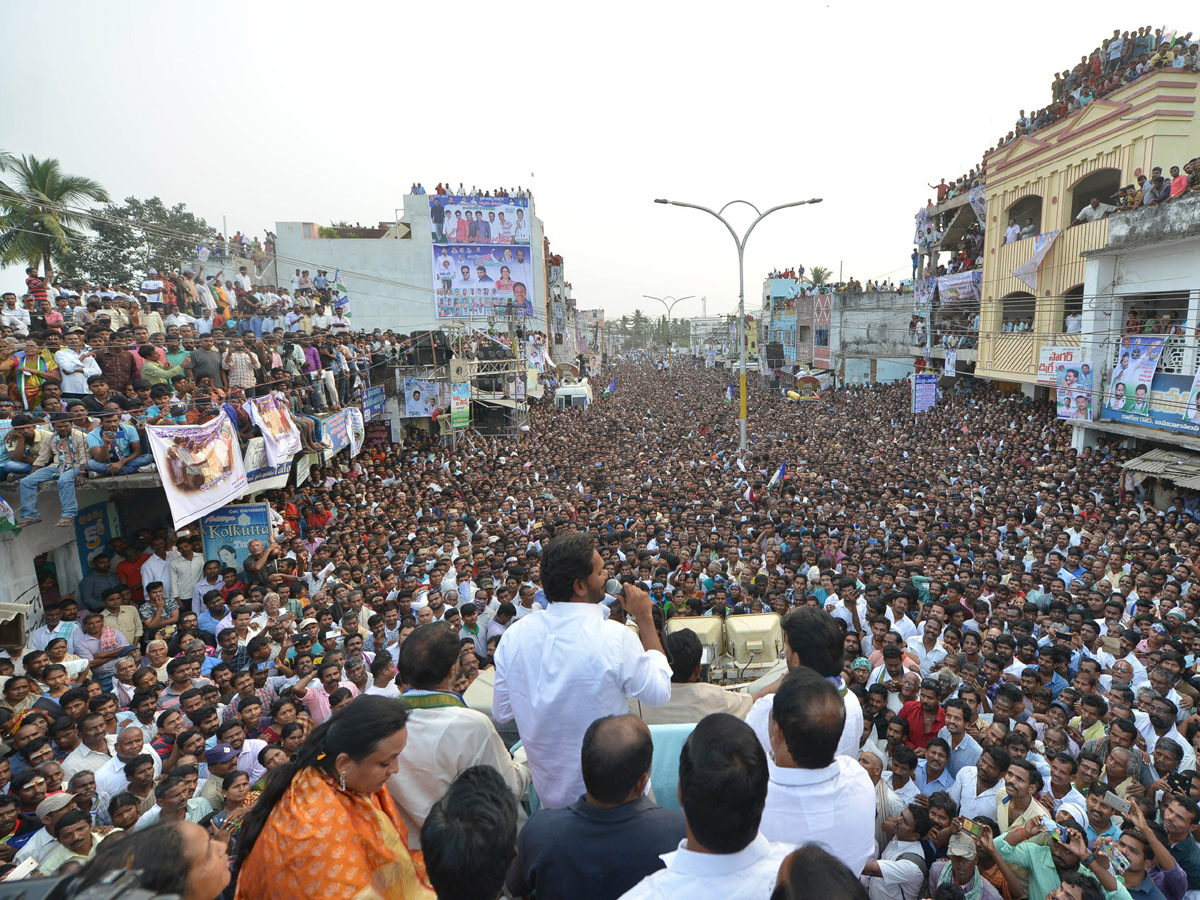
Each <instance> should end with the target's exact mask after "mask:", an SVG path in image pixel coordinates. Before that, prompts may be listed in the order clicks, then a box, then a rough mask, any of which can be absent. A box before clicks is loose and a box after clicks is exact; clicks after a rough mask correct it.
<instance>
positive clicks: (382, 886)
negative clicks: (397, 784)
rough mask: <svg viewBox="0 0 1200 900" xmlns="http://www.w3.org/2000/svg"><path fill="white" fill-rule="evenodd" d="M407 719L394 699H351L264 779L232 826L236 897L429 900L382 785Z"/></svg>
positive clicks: (390, 772)
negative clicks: (236, 832)
mask: <svg viewBox="0 0 1200 900" xmlns="http://www.w3.org/2000/svg"><path fill="white" fill-rule="evenodd" d="M407 718H408V713H407V712H406V711H405V706H404V702H403V701H402V700H393V699H390V698H388V697H381V696H376V695H367V696H362V697H357V698H355V699H354V700H353V701H352V702H351V703H350V705H349V706H347V707H345V708H344V709H343V710H342V711H341V712H339V713H338V714H337V715H336V716H334V717H332V718H330V719H329V720H327V721H325V722H323V723H322V724H320V725H318V726H317V727H316V728H315V729H314V730H313V732H312V734H310V735H309V736H308V739H307V740H306V741H305V742H304V745H303V746H302V747H301V748H300V751H299V752H298V753H297V754H296V756H295V757H294V758H293V759H292V760H290V761H289V762H287V763H285V764H284V765H282V766H280V767H278V768H276V769H274V770H273V771H272V772H271V776H270V778H268V780H267V785H266V787H265V788H264V789H263V792H262V796H261V797H260V798H259V801H258V803H257V804H256V805H255V807H254V809H253V810H251V812H250V813H249V814H248V815H247V816H246V818H245V820H244V822H243V824H242V829H241V834H240V838H239V844H238V855H237V860H236V862H235V863H234V877H235V878H236V879H237V893H236V895H235V896H236V900H274V898H277V897H320V898H321V900H434V897H435V895H434V892H433V890H432V888H430V887H429V884H428V881H427V879H426V876H425V870H424V864H423V862H421V861H420V860H419V859H416V858H414V857H413V856H412V855H411V854H410V853H409V851H408V834H407V830H406V829H405V827H404V822H403V820H402V819H401V818H400V814H399V812H397V810H396V804H395V802H394V801H393V800H392V797H391V794H389V793H388V792H387V789H386V788H385V785H386V784H387V780H388V778H389V777H390V776H391V775H393V774H395V773H396V772H397V771H399V766H398V765H397V762H396V758H397V757H398V756H399V755H400V753H401V751H402V750H404V745H405V743H406V742H407V740H408V732H407V731H406V729H405V721H406V720H407Z"/></svg>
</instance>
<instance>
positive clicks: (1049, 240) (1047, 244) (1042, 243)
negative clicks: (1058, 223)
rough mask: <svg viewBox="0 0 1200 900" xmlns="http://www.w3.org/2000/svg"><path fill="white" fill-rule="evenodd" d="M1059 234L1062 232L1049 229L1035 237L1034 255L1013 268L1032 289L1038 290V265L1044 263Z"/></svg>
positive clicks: (1018, 276) (1016, 274)
mask: <svg viewBox="0 0 1200 900" xmlns="http://www.w3.org/2000/svg"><path fill="white" fill-rule="evenodd" d="M1059 234H1061V232H1058V231H1047V232H1046V233H1045V234H1039V235H1038V236H1037V237H1035V238H1034V239H1033V256H1031V257H1029V259H1027V260H1025V262H1023V263H1021V264H1020V265H1019V266H1017V267H1016V268H1015V269H1013V270H1012V273H1013V275H1015V276H1016V277H1017V278H1020V279H1021V280H1022V281H1023V282H1025V283H1026V284H1027V285H1029V289H1030V290H1031V291H1036V290H1037V270H1038V267H1039V266H1040V265H1041V264H1042V260H1043V259H1045V258H1046V254H1047V253H1049V252H1050V248H1051V247H1053V246H1054V239H1055V238H1057V237H1058V236H1059Z"/></svg>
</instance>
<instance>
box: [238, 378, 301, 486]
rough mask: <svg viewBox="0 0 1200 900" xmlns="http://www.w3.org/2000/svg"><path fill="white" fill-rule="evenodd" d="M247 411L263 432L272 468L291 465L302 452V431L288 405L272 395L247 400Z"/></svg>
mask: <svg viewBox="0 0 1200 900" xmlns="http://www.w3.org/2000/svg"><path fill="white" fill-rule="evenodd" d="M246 410H247V412H249V413H250V421H251V422H253V423H254V424H255V425H257V426H258V430H259V431H261V432H262V440H263V442H264V444H265V446H266V450H267V461H268V462H269V463H270V464H271V465H272V466H278V465H280V464H281V463H285V462H286V463H290V462H291V461H292V457H293V456H295V455H296V454H297V453H299V452H300V429H299V428H297V427H296V423H295V422H293V421H292V413H291V410H289V409H288V407H287V403H286V402H284V401H283V400H280V399H279V398H278V397H276V396H275V395H274V394H273V393H272V394H267V395H266V396H265V397H253V398H251V399H249V400H247V401H246ZM247 471H249V468H248V467H247Z"/></svg>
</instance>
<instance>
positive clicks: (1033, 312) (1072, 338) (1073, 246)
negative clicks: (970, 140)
mask: <svg viewBox="0 0 1200 900" xmlns="http://www.w3.org/2000/svg"><path fill="white" fill-rule="evenodd" d="M1198 86H1200V74H1198V73H1195V72H1182V71H1179V70H1175V69H1167V70H1164V71H1161V72H1156V73H1155V74H1153V75H1148V76H1145V77H1143V78H1140V79H1138V80H1137V81H1135V82H1133V83H1131V84H1128V85H1126V86H1124V87H1122V88H1120V89H1119V90H1116V91H1114V92H1113V93H1111V94H1109V95H1108V96H1106V97H1104V98H1103V99H1099V100H1094V101H1092V102H1091V103H1090V104H1089V105H1088V106H1086V107H1085V108H1083V109H1082V110H1079V111H1078V112H1075V113H1073V114H1071V115H1069V116H1066V117H1065V118H1063V119H1060V120H1059V121H1058V122H1055V123H1054V124H1053V125H1051V126H1049V127H1047V128H1044V129H1040V130H1038V131H1036V132H1034V133H1033V134H1031V135H1024V136H1022V137H1020V138H1018V139H1017V140H1015V141H1012V142H1010V143H1009V144H1007V145H1005V146H1004V147H1002V148H1000V149H999V150H997V151H995V152H993V153H991V154H990V155H989V156H988V157H987V182H986V186H987V214H986V219H987V222H986V231H985V240H984V263H983V283H982V289H981V309H980V341H979V357H978V361H977V363H976V367H975V374H976V375H977V376H980V377H984V378H991V379H995V380H1000V381H1008V382H1016V383H1022V384H1036V382H1037V366H1038V358H1039V353H1040V350H1041V348H1042V346H1043V345H1045V346H1052V345H1057V346H1078V345H1079V344H1080V341H1081V340H1085V341H1086V340H1088V337H1087V335H1080V334H1078V333H1075V334H1068V333H1065V332H1066V327H1067V325H1066V324H1065V323H1066V321H1067V319H1068V317H1070V316H1072V315H1074V314H1077V313H1079V312H1080V311H1081V310H1082V306H1083V304H1084V303H1086V302H1088V300H1089V299H1090V298H1087V297H1085V296H1084V290H1083V281H1084V264H1085V258H1084V257H1083V256H1082V254H1083V253H1084V252H1085V251H1088V250H1096V249H1100V248H1102V247H1104V246H1105V244H1106V243H1107V241H1108V221H1107V220H1103V219H1102V220H1100V221H1096V222H1088V223H1084V224H1079V225H1075V226H1074V227H1070V226H1071V224H1072V222H1073V221H1074V219H1075V217H1076V215H1077V214H1078V212H1079V210H1081V209H1082V208H1083V207H1084V206H1085V205H1087V204H1088V203H1089V202H1090V201H1091V199H1092V198H1093V197H1096V198H1098V199H1099V200H1100V201H1101V202H1102V203H1112V202H1113V200H1112V196H1113V195H1114V194H1115V193H1116V192H1117V190H1118V189H1119V188H1120V187H1122V186H1124V185H1129V184H1136V183H1137V176H1138V175H1143V174H1144V175H1146V176H1147V177H1149V175H1150V172H1151V169H1152V167H1154V166H1161V167H1162V170H1163V175H1164V177H1166V178H1167V180H1168V181H1169V180H1170V174H1169V172H1170V167H1171V166H1180V167H1181V168H1182V166H1183V165H1184V163H1186V162H1187V161H1188V160H1190V159H1191V158H1193V157H1195V156H1200V123H1198V122H1197V117H1196V102H1197V88H1198ZM1117 215H1119V213H1117ZM1010 218H1015V219H1016V220H1017V224H1018V225H1019V226H1023V225H1025V223H1026V220H1027V219H1032V220H1033V223H1034V224H1035V225H1037V226H1038V228H1039V232H1040V233H1042V234H1046V233H1048V232H1052V231H1059V232H1060V234H1059V235H1058V237H1057V239H1056V240H1055V242H1054V244H1053V246H1052V247H1051V248H1050V250H1049V252H1048V253H1047V254H1046V256H1045V258H1044V259H1043V260H1042V263H1041V265H1040V267H1039V268H1038V270H1037V272H1036V273H1035V277H1036V285H1037V287H1036V290H1030V287H1029V285H1028V284H1026V283H1025V282H1024V281H1022V280H1021V279H1020V278H1018V277H1016V276H1015V275H1013V274H1012V273H1013V270H1014V269H1017V268H1018V267H1019V266H1020V265H1022V264H1023V263H1025V262H1027V261H1028V260H1030V258H1031V257H1032V256H1033V254H1034V246H1035V241H1034V240H1033V239H1032V238H1026V239H1024V240H1019V241H1014V242H1012V243H1005V230H1006V229H1007V227H1008V225H1009V220H1010ZM1006 324H1007V327H1006Z"/></svg>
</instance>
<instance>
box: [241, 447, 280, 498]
mask: <svg viewBox="0 0 1200 900" xmlns="http://www.w3.org/2000/svg"><path fill="white" fill-rule="evenodd" d="M242 464H243V465H244V466H245V469H246V490H245V491H244V493H243V495H242V496H250V495H253V494H257V493H259V492H261V491H274V490H277V489H279V488H281V487H283V486H284V485H286V484H287V483H288V475H290V474H291V471H292V457H290V456H289V457H287V458H286V459H284V460H282V461H281V462H280V463H279V465H273V464H272V463H271V460H270V457H269V456H268V455H267V442H266V440H265V439H263V438H260V437H257V438H251V439H250V440H248V441H247V442H246V454H245V456H243V457H242Z"/></svg>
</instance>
